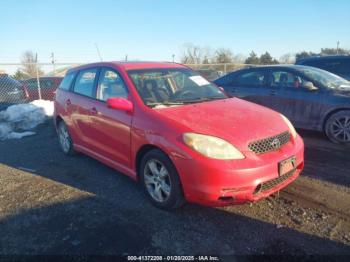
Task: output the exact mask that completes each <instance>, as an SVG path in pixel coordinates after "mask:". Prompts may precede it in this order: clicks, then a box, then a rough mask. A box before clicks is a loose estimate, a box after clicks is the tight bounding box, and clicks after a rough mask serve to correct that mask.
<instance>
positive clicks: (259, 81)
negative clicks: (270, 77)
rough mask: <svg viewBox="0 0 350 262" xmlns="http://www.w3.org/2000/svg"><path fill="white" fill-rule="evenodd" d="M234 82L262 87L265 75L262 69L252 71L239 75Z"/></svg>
mask: <svg viewBox="0 0 350 262" xmlns="http://www.w3.org/2000/svg"><path fill="white" fill-rule="evenodd" d="M235 82H236V85H240V86H247V87H250V86H251V87H263V86H264V85H266V77H265V73H264V72H262V71H253V72H247V73H243V74H241V75H239V76H238V77H237V78H236V81H235Z"/></svg>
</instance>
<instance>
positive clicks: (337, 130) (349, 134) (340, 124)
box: [331, 116, 350, 143]
mask: <svg viewBox="0 0 350 262" xmlns="http://www.w3.org/2000/svg"><path fill="white" fill-rule="evenodd" d="M331 133H332V135H333V137H334V138H335V139H337V140H338V141H340V142H344V143H347V142H350V116H339V117H338V118H335V119H334V121H333V122H332V124H331Z"/></svg>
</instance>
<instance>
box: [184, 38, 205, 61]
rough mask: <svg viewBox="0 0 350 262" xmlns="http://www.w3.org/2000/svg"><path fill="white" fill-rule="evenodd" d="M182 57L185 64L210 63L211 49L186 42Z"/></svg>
mask: <svg viewBox="0 0 350 262" xmlns="http://www.w3.org/2000/svg"><path fill="white" fill-rule="evenodd" d="M180 59H181V63H183V64H202V63H210V60H211V50H210V48H203V47H200V46H197V45H193V44H191V43H188V44H184V46H183V51H182V55H181V58H180Z"/></svg>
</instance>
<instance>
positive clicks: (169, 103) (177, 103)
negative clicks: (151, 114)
mask: <svg viewBox="0 0 350 262" xmlns="http://www.w3.org/2000/svg"><path fill="white" fill-rule="evenodd" d="M146 104H147V105H148V106H151V107H155V106H176V105H183V104H184V103H183V102H151V103H146Z"/></svg>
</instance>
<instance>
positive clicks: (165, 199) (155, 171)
mask: <svg viewBox="0 0 350 262" xmlns="http://www.w3.org/2000/svg"><path fill="white" fill-rule="evenodd" d="M139 172H140V180H141V183H142V186H143V189H144V191H145V193H146V195H147V197H148V198H149V199H150V200H151V202H152V203H153V204H154V205H155V206H156V207H159V208H162V209H175V208H178V207H180V206H182V205H183V204H184V202H185V201H184V197H183V193H182V186H181V183H180V179H179V176H178V174H177V171H176V169H175V167H174V165H173V163H172V162H171V160H170V159H169V158H168V156H167V155H166V154H164V153H163V152H162V151H160V150H157V149H154V150H151V151H149V152H148V153H146V154H145V156H144V157H143V158H142V160H141V165H140V170H139Z"/></svg>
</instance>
